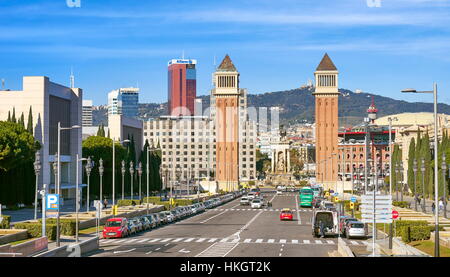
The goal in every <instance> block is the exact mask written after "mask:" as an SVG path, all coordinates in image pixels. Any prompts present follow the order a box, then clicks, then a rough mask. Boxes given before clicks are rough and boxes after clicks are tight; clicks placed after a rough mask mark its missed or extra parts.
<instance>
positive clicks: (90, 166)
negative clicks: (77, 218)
mask: <svg viewBox="0 0 450 277" xmlns="http://www.w3.org/2000/svg"><path fill="white" fill-rule="evenodd" d="M92 163H93V162H92V160H91V157H88V159H87V163H86V167H85V169H86V175H87V193H86V211H87V212H89V206H90V203H89V179H90V178H89V177H90V176H91V171H92V167H93V164H92Z"/></svg>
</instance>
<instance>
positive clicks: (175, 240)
mask: <svg viewBox="0 0 450 277" xmlns="http://www.w3.org/2000/svg"><path fill="white" fill-rule="evenodd" d="M183 239H184V238H177V239H174V240H173V241H172V242H179V241H181V240H183Z"/></svg>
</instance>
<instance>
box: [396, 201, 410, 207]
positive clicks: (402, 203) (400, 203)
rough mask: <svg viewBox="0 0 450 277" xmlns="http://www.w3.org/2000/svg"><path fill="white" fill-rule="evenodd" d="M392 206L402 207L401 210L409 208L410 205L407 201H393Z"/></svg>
mask: <svg viewBox="0 0 450 277" xmlns="http://www.w3.org/2000/svg"><path fill="white" fill-rule="evenodd" d="M392 205H394V206H397V207H400V208H409V207H410V203H409V202H407V201H392Z"/></svg>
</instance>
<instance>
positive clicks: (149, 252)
mask: <svg viewBox="0 0 450 277" xmlns="http://www.w3.org/2000/svg"><path fill="white" fill-rule="evenodd" d="M152 252H153V251H148V252H147V253H145V254H146V255H148V254H151V253H152Z"/></svg>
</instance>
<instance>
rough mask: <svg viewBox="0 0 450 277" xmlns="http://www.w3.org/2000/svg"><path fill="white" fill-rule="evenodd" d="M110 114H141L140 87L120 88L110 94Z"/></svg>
mask: <svg viewBox="0 0 450 277" xmlns="http://www.w3.org/2000/svg"><path fill="white" fill-rule="evenodd" d="M108 114H122V115H124V116H127V117H133V118H137V116H138V114H139V88H120V89H118V90H113V91H111V92H110V93H109V94H108Z"/></svg>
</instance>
